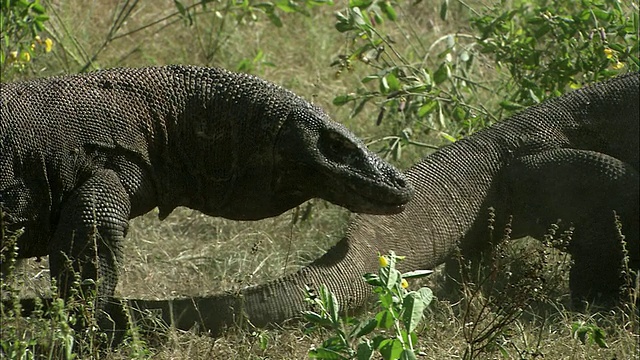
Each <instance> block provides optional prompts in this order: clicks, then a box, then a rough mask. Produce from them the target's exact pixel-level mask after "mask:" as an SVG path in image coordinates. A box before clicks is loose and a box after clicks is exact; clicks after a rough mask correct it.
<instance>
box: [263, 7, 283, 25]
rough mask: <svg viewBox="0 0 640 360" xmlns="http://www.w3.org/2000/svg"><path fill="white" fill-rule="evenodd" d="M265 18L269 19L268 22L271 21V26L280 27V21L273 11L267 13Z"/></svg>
mask: <svg viewBox="0 0 640 360" xmlns="http://www.w3.org/2000/svg"><path fill="white" fill-rule="evenodd" d="M267 17H268V18H269V20H270V21H271V23H272V24H273V25H275V26H276V27H282V20H281V19H280V17H279V16H278V15H277V14H276V13H275V11H269V12H267Z"/></svg>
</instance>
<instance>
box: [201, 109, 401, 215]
mask: <svg viewBox="0 0 640 360" xmlns="http://www.w3.org/2000/svg"><path fill="white" fill-rule="evenodd" d="M298 105H299V106H298V107H296V108H294V109H293V110H291V112H290V113H289V114H288V116H287V117H286V119H285V120H284V121H283V123H282V125H281V127H280V129H279V131H278V132H277V134H275V142H274V143H273V146H272V154H268V155H267V154H266V153H265V154H263V155H261V156H255V157H254V159H252V160H247V161H248V162H251V163H252V165H251V166H248V167H246V168H245V170H244V171H243V172H244V174H243V175H242V176H238V177H237V178H236V179H235V182H236V185H235V189H236V190H234V191H233V194H231V195H230V198H231V199H232V200H231V201H228V202H226V203H225V205H224V206H223V207H218V208H216V209H215V211H214V212H215V215H217V216H223V217H226V218H230V219H238V220H254V219H261V218H265V217H270V216H276V215H279V214H281V213H283V212H285V211H287V210H289V209H291V208H293V207H296V206H298V205H300V204H301V203H303V202H305V201H307V200H309V199H311V198H322V199H325V200H327V201H329V202H331V203H333V204H336V205H339V206H342V207H345V208H347V209H349V210H351V211H353V212H357V213H368V214H395V213H399V212H401V211H402V210H403V209H404V206H405V204H406V203H407V202H408V201H409V200H410V199H411V197H412V195H413V188H412V187H411V185H410V184H409V182H408V181H407V180H406V178H405V177H404V175H403V174H402V173H401V172H399V171H398V170H396V169H395V168H394V167H393V166H392V165H390V164H389V163H387V162H386V161H384V160H382V159H381V158H380V157H379V156H377V155H376V154H374V153H372V152H371V151H369V150H368V149H367V147H366V146H365V145H364V143H363V142H362V141H361V140H359V139H358V138H357V137H356V136H355V135H354V134H352V133H351V132H350V131H349V130H347V129H346V128H345V127H344V126H342V125H341V124H339V123H336V122H334V121H332V120H330V119H329V117H328V115H326V114H325V113H324V111H322V110H321V109H320V108H318V107H316V106H313V105H311V104H309V103H306V102H304V103H300V104H298ZM269 155H270V156H269ZM258 161H262V164H260V165H258V164H257V162H258ZM204 212H205V213H206V212H207V211H206V210H205V211H204Z"/></svg>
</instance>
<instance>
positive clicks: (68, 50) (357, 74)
mask: <svg viewBox="0 0 640 360" xmlns="http://www.w3.org/2000/svg"><path fill="white" fill-rule="evenodd" d="M122 3H123V1H111V2H98V1H96V2H75V1H66V2H65V1H62V2H52V3H49V2H45V5H48V7H49V9H51V11H50V14H51V15H52V20H51V24H50V29H52V33H53V34H54V35H55V38H56V43H55V44H54V50H53V52H52V53H51V54H47V55H42V56H41V57H40V58H39V59H37V61H36V62H34V64H33V65H34V66H33V68H32V71H31V72H27V73H26V74H23V75H20V74H17V75H16V74H13V75H12V77H14V78H19V77H25V78H28V77H39V76H46V75H53V74H60V73H69V72H77V71H79V70H80V69H81V68H82V67H83V65H84V64H85V61H81V60H86V59H87V58H88V57H91V54H93V53H95V52H96V51H97V49H100V48H101V46H102V45H103V44H104V43H105V41H104V40H105V37H106V34H107V33H108V31H109V27H110V26H111V19H112V14H113V13H114V11H115V7H116V4H118V6H121V5H122ZM636 4H637V2H636ZM342 5H343V4H341V3H339V4H338V5H336V6H335V7H320V8H317V9H315V10H313V11H311V17H308V18H307V17H303V16H300V15H299V14H284V15H283V16H282V20H283V24H284V25H283V27H282V28H277V27H274V26H273V25H271V24H270V23H268V21H266V20H265V19H262V20H260V21H258V22H255V23H248V24H245V25H238V26H237V27H236V26H235V25H234V24H233V20H232V19H229V20H228V22H227V24H226V25H225V28H224V31H223V32H222V33H223V36H222V37H221V38H220V39H221V47H220V49H219V50H218V51H216V52H215V55H214V56H209V55H208V54H207V53H208V52H211V50H212V47H211V44H215V42H212V41H210V39H209V38H208V37H209V36H210V34H211V32H212V31H215V29H217V26H218V24H219V21H220V20H219V18H216V17H215V15H214V14H208V15H207V16H201V17H199V18H197V19H196V23H195V25H194V26H192V27H185V26H184V25H183V23H182V22H180V21H178V22H176V23H173V24H168V23H166V22H164V23H161V24H160V25H159V26H155V27H150V28H147V29H146V30H143V31H140V32H136V33H135V34H132V35H130V36H126V37H123V38H119V39H115V40H113V41H110V42H109V43H108V45H107V46H106V47H105V48H104V49H103V50H101V51H100V53H99V55H98V56H97V58H96V60H95V63H94V64H96V65H98V66H100V67H104V68H107V67H113V66H146V65H162V64H171V63H185V64H186V63H188V64H197V65H208V66H221V67H225V68H229V69H236V68H237V67H238V65H239V64H240V63H242V62H243V61H249V63H252V62H251V61H252V60H253V59H256V56H257V55H258V54H262V57H260V58H259V61H257V62H255V63H252V66H253V69H252V71H253V72H254V73H255V74H256V75H258V76H261V77H263V78H265V79H268V80H270V81H273V82H275V83H278V84H281V85H283V86H285V87H287V88H289V89H291V90H293V91H294V92H296V93H298V94H300V95H302V96H304V97H305V98H307V99H310V100H312V101H313V102H314V103H317V104H319V105H320V106H322V107H323V108H325V109H326V110H327V111H328V112H329V113H330V114H331V115H332V116H333V118H334V119H336V120H337V121H339V122H342V123H344V124H345V125H346V126H347V127H348V128H349V129H351V130H353V131H354V132H355V133H356V134H358V135H359V136H361V137H363V138H365V139H369V140H371V139H375V138H378V137H380V136H383V135H386V134H388V133H389V132H390V131H391V130H390V129H391V127H392V125H391V124H388V123H383V124H382V126H376V125H375V121H376V116H377V113H378V109H377V108H376V107H374V106H370V107H367V108H365V110H364V111H363V112H362V113H361V114H360V115H358V116H357V117H356V118H353V119H351V118H350V117H349V113H350V108H349V107H346V106H345V107H336V106H334V105H332V100H333V98H334V97H335V96H337V95H340V94H343V93H347V92H350V91H353V90H354V89H356V88H358V87H361V86H363V85H362V84H361V82H360V80H361V78H362V77H363V76H364V75H365V74H366V71H367V69H366V68H364V67H363V66H361V65H357V66H355V68H354V69H353V71H351V72H348V71H345V72H342V73H341V74H340V76H339V77H336V70H337V69H336V68H332V67H329V64H330V63H331V62H332V61H334V60H335V59H336V57H337V56H338V55H339V54H342V53H345V52H346V51H347V49H348V47H349V46H350V44H349V41H348V39H347V38H346V36H345V35H343V34H340V33H338V32H337V31H335V29H334V28H333V25H334V23H335V17H334V15H333V13H334V12H335V11H339V10H342V8H341V6H342ZM472 5H473V6H474V7H479V6H480V4H479V3H476V2H472ZM636 6H637V5H636ZM399 10H400V11H399V22H400V23H401V24H402V25H403V26H409V25H410V27H411V29H412V30H413V31H415V33H410V34H407V33H403V32H402V31H401V30H400V29H401V27H399V26H397V25H396V24H394V23H391V22H386V23H385V24H384V25H383V26H384V31H385V32H388V33H390V34H392V35H393V39H394V41H395V42H396V44H397V48H398V49H404V48H405V46H406V44H407V43H408V42H409V41H410V40H415V39H419V40H420V42H422V43H424V44H426V45H427V46H428V45H429V44H431V43H433V42H434V41H435V40H436V39H438V38H439V37H441V36H442V35H443V34H447V33H456V32H468V31H469V24H468V23H467V21H466V19H467V15H468V10H466V9H465V8H464V7H463V6H461V5H460V4H459V3H457V2H453V1H452V2H451V5H450V9H449V11H450V12H449V18H448V20H447V21H443V20H441V19H440V18H439V17H438V16H437V14H438V13H439V10H440V3H439V2H438V3H435V2H429V1H423V2H420V3H419V4H417V5H409V4H408V2H407V4H405V5H403V6H401V7H399ZM173 11H174V5H173V1H141V2H140V3H139V5H138V7H137V8H136V9H135V11H134V12H133V13H132V15H131V17H130V18H129V19H128V21H127V22H126V24H124V26H123V30H122V31H123V32H124V31H129V30H132V29H136V28H138V27H140V26H142V25H144V24H148V23H149V22H151V21H153V20H155V19H158V18H161V17H163V16H165V15H167V14H169V13H171V12H173ZM164 25H166V27H164V28H162V29H160V28H161V26H164ZM65 27H66V28H67V29H68V32H67V31H65V30H64V29H65ZM53 34H52V36H53ZM212 38H213V39H216V37H215V33H214V35H213V37H212ZM411 51H412V50H408V54H407V57H408V58H410V59H420V58H421V57H422V55H421V54H419V53H418V51H415V52H414V53H411ZM478 63H480V64H481V65H476V66H477V67H476V68H475V69H474V71H475V72H476V74H481V75H482V76H484V77H485V78H486V84H487V85H490V84H491V83H492V79H493V76H502V75H500V74H499V73H498V72H497V71H496V70H495V69H494V68H492V65H491V64H490V63H489V62H488V61H487V62H485V63H484V64H483V63H482V62H481V61H479V62H478ZM6 80H7V79H5V78H3V81H6ZM481 97H482V98H481V99H480V100H479V101H480V102H486V103H492V102H493V103H496V102H497V101H498V100H499V99H496V98H495V94H491V92H490V91H486V92H484V93H483V94H481ZM417 140H419V141H421V142H424V143H428V144H435V145H439V144H441V143H442V140H441V139H440V138H439V137H437V136H434V134H433V133H420V134H417ZM427 152H428V150H427V149H423V148H418V147H409V148H408V149H407V151H405V153H404V155H403V157H402V158H401V159H400V160H398V161H396V164H397V165H398V166H400V167H403V168H405V167H407V166H409V165H410V164H412V163H414V162H415V161H417V160H418V159H419V158H421V157H422V156H424V155H425V154H426V153H427ZM305 206H306V205H303V206H302V207H301V208H300V209H298V210H292V211H289V212H287V213H285V214H283V215H281V216H279V217H276V218H272V219H266V220H262V221H257V222H234V221H229V220H224V219H219V218H211V217H207V216H204V215H202V214H200V213H198V212H196V211H192V210H188V209H182V208H180V209H177V210H176V211H174V213H173V214H172V215H171V216H170V217H169V218H167V219H166V220H165V221H163V222H160V221H159V220H157V215H156V213H155V212H152V213H149V214H146V215H144V216H142V217H139V218H137V219H134V220H133V221H131V228H130V232H129V235H128V238H127V241H126V243H125V254H126V255H125V258H124V263H123V266H122V269H121V277H120V283H119V285H118V288H117V294H118V295H120V296H123V297H135V298H149V299H164V298H169V297H174V296H185V295H186V296H189V295H205V294H212V293H217V292H221V291H225V290H229V289H235V288H238V287H241V286H244V285H247V284H257V283H263V282H265V281H268V280H272V279H276V278H278V277H280V276H282V275H283V274H286V273H291V272H294V271H296V270H297V269H299V268H300V267H301V266H304V265H305V264H308V263H309V262H311V261H312V260H313V259H315V258H317V257H318V256H320V255H321V254H322V253H323V252H324V251H326V250H327V249H328V248H329V247H330V246H331V245H332V244H334V243H335V242H337V240H338V239H339V238H340V236H341V235H342V233H343V232H344V230H345V228H346V225H347V223H348V219H349V214H348V212H347V211H345V210H343V209H340V208H338V207H336V206H334V205H330V204H327V203H325V202H324V201H319V200H316V201H313V211H312V212H311V218H310V219H307V220H304V221H298V222H296V223H295V224H294V223H293V221H292V219H293V218H294V216H295V213H296V211H300V212H304V210H305ZM402 251H403V249H396V252H397V253H399V254H400V255H402ZM371 256H377V254H371ZM47 268H48V266H47V262H46V259H44V261H42V262H40V263H37V262H35V260H33V259H31V260H28V261H27V262H26V265H25V271H24V274H23V275H20V276H21V278H22V279H24V282H25V286H24V287H23V288H22V289H21V296H30V295H33V294H40V293H46V292H47V289H48V278H47V276H42V273H44V274H45V275H46V269H47ZM36 274H39V275H38V276H37V277H36ZM34 277H35V278H34ZM436 281H437V277H436V278H435V279H432V280H431V282H429V284H431V285H433V286H434V287H436V286H437V283H433V282H436ZM564 281H565V288H564V291H565V294H566V276H565V277H564ZM558 294H559V295H558V297H559V300H558V301H555V302H554V303H553V304H555V307H551V308H549V307H546V308H544V307H543V310H541V309H540V308H538V307H533V308H526V309H524V312H523V314H522V316H520V317H519V318H517V319H516V320H515V322H513V323H511V324H510V325H509V326H507V327H506V328H505V330H504V332H503V333H502V335H501V337H500V338H499V340H500V341H501V343H502V344H503V346H504V348H505V349H506V350H507V352H508V354H509V355H508V356H506V358H514V359H518V358H523V359H533V358H540V357H539V356H538V355H536V354H538V353H539V354H544V358H545V359H614V358H615V359H632V358H634V357H635V358H637V354H638V353H637V351H638V341H639V339H640V338H639V336H640V335H639V334H638V325H637V324H638V320H637V318H636V319H634V318H633V316H634V313H633V311H631V312H629V311H627V312H617V313H614V314H597V315H593V316H591V315H589V313H587V314H576V313H572V312H569V311H567V310H565V309H564V308H563V307H562V304H563V301H566V295H565V297H564V298H563V295H562V290H561V291H560V292H559V293H558ZM212 310H213V309H212ZM371 313H374V312H369V313H365V314H364V316H367V314H371ZM462 313H463V311H462V304H461V303H457V302H456V301H454V300H450V301H446V300H442V299H441V300H439V301H436V302H434V303H433V305H432V307H431V310H430V311H429V312H428V313H427V317H426V320H425V323H426V325H425V326H424V327H423V328H421V329H419V331H418V334H419V345H418V348H419V349H420V350H421V351H422V352H423V353H424V354H425V355H423V356H421V357H420V358H421V359H455V358H460V357H461V356H462V355H463V353H464V352H465V349H466V347H467V343H466V341H465V339H464V329H465V327H468V326H469V324H468V323H466V322H465V319H464V318H463V316H462V315H461V314H462ZM581 321H587V322H589V323H592V324H597V325H598V326H600V327H601V328H603V329H604V330H605V333H606V339H607V343H608V345H609V348H608V349H603V348H600V347H598V346H596V345H594V344H587V345H583V344H582V343H581V342H580V341H579V340H577V339H575V338H574V337H573V335H572V332H571V326H572V324H574V323H576V322H581ZM3 323H4V321H3ZM4 325H5V324H3V327H4ZM38 326H46V325H38ZM324 338H326V336H322V334H319V335H313V336H311V335H306V334H304V332H303V331H302V329H301V327H300V326H299V324H290V325H285V326H284V328H276V329H269V330H256V331H255V332H250V331H249V332H247V331H239V330H231V331H230V332H229V333H227V334H226V335H225V336H223V337H221V338H218V339H213V338H210V337H207V336H203V335H197V334H193V333H190V332H186V333H184V332H180V331H175V330H169V331H167V333H166V334H164V335H158V338H156V337H155V336H152V337H143V340H144V341H145V342H146V344H134V345H136V346H137V347H136V346H133V347H125V348H121V349H118V350H117V351H115V352H112V353H109V354H107V355H106V357H105V358H107V359H128V358H131V357H134V356H138V355H139V354H140V353H143V354H144V353H145V351H147V350H148V355H150V356H151V357H153V358H155V359H173V358H185V359H186V358H190V359H211V358H219V359H224V358H228V359H265V358H269V359H298V358H306V357H307V353H308V351H309V349H310V348H311V347H312V346H314V345H316V346H317V345H319V344H320V343H321V342H322V340H323V339H324ZM3 340H7V339H5V338H4V335H3ZM8 340H9V341H11V339H8ZM141 349H142V350H141ZM518 354H519V355H518ZM140 357H144V356H142V355H140ZM44 358H47V356H46V355H45V356H44ZM480 358H502V355H501V353H500V350H499V349H498V348H495V349H493V350H491V351H489V352H487V353H486V354H484V355H482V356H481V357H480Z"/></svg>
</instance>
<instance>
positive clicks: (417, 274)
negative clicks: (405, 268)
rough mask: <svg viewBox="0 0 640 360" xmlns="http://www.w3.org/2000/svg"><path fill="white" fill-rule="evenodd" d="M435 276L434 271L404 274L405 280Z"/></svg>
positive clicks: (416, 271)
mask: <svg viewBox="0 0 640 360" xmlns="http://www.w3.org/2000/svg"><path fill="white" fill-rule="evenodd" d="M431 274H433V270H414V271H409V272H406V273H404V274H402V277H403V278H404V279H413V278H421V277H425V276H428V275H431Z"/></svg>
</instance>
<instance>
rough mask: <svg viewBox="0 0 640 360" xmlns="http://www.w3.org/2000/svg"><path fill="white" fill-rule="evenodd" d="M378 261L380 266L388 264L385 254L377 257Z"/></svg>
mask: <svg viewBox="0 0 640 360" xmlns="http://www.w3.org/2000/svg"><path fill="white" fill-rule="evenodd" d="M378 261H379V262H380V267H387V265H389V260H387V258H386V257H385V256H380V257H378Z"/></svg>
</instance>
